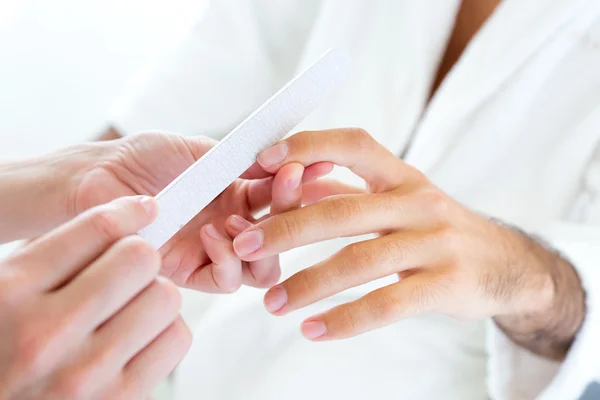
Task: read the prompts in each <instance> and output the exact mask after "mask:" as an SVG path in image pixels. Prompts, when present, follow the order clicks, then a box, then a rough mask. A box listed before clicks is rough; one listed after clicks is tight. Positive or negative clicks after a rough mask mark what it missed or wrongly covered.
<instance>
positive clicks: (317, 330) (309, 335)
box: [300, 317, 327, 342]
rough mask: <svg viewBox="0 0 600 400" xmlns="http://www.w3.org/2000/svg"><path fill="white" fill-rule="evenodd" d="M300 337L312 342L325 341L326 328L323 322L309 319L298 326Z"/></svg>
mask: <svg viewBox="0 0 600 400" xmlns="http://www.w3.org/2000/svg"><path fill="white" fill-rule="evenodd" d="M300 332H302V336H304V337H305V338H306V339H308V340H311V341H313V342H320V341H324V340H325V339H326V335H327V326H326V325H325V322H323V321H322V320H320V319H316V318H315V317H313V318H309V319H307V320H306V321H304V322H302V324H301V325H300Z"/></svg>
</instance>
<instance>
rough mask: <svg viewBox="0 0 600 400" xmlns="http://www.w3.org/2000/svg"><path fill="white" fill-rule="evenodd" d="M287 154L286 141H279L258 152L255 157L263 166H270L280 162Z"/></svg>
mask: <svg viewBox="0 0 600 400" xmlns="http://www.w3.org/2000/svg"><path fill="white" fill-rule="evenodd" d="M287 154H288V145H287V143H285V142H284V143H279V144H276V145H275V146H273V147H270V148H268V149H266V150H265V151H263V152H262V153H260V154H259V155H258V157H257V160H258V163H259V164H260V165H261V166H263V167H270V166H273V165H276V164H279V163H281V162H282V161H283V160H285V158H286V157H287Z"/></svg>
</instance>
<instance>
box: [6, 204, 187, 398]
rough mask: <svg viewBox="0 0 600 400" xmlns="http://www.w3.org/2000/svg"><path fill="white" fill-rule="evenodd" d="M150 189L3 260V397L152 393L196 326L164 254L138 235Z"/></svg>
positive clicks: (149, 210)
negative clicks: (183, 313)
mask: <svg viewBox="0 0 600 400" xmlns="http://www.w3.org/2000/svg"><path fill="white" fill-rule="evenodd" d="M155 216H156V204H155V201H154V199H153V198H151V197H144V196H138V197H128V198H122V199H119V200H115V201H113V202H111V203H109V204H106V205H102V206H99V207H96V208H93V209H90V210H87V211H85V212H83V213H82V214H81V215H79V216H77V217H76V218H75V219H73V220H71V221H69V222H68V223H66V224H64V225H62V226H60V227H58V228H57V229H55V230H53V231H51V232H50V233H48V234H46V235H44V236H42V237H40V238H38V239H36V240H35V241H33V242H32V243H29V244H27V245H26V246H24V247H23V248H21V249H19V250H18V252H16V253H15V254H13V255H12V256H11V257H10V258H8V259H6V260H3V261H1V262H0V337H1V338H2V340H1V341H0V398H2V399H61V400H63V399H83V398H85V399H111V400H112V399H133V398H136V399H137V398H145V396H147V395H148V394H149V393H150V392H151V390H152V389H153V387H154V386H155V385H156V384H157V383H158V382H159V381H161V380H162V379H164V378H165V377H166V376H167V375H168V374H169V373H170V372H171V371H172V370H173V369H174V367H175V366H176V365H177V363H178V362H179V361H180V360H181V359H182V358H183V356H184V354H185V353H186V352H187V349H188V347H189V346H190V343H191V335H190V332H189V330H188V328H187V327H186V326H185V324H184V322H183V321H182V319H181V317H180V316H179V308H180V303H181V299H180V295H179V293H178V291H177V288H176V287H175V286H174V285H173V284H171V283H170V282H168V281H166V280H157V275H158V272H159V269H160V256H159V255H158V253H157V252H156V251H154V250H153V249H152V248H150V246H149V245H148V244H147V243H146V242H145V241H143V240H142V239H141V238H139V237H137V236H132V235H133V234H135V232H136V231H137V230H139V229H140V228H142V227H144V226H146V225H147V224H149V223H150V222H151V221H152V220H153V219H154V218H155Z"/></svg>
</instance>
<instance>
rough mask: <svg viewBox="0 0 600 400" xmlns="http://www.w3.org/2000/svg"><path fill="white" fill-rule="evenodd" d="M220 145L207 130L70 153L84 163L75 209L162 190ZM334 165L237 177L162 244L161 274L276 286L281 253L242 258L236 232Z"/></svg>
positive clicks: (226, 284) (228, 284)
mask: <svg viewBox="0 0 600 400" xmlns="http://www.w3.org/2000/svg"><path fill="white" fill-rule="evenodd" d="M214 144H215V142H214V141H212V140H210V139H207V138H204V137H194V138H184V137H180V136H177V135H172V134H160V133H153V134H152V133H150V134H143V135H137V136H131V137H127V138H123V139H119V140H113V141H110V142H102V143H94V144H88V145H84V146H79V147H78V149H79V152H78V153H74V155H70V156H68V157H65V158H66V159H67V162H68V163H69V162H70V163H71V164H74V165H76V167H72V168H66V169H71V170H73V173H72V177H71V184H70V188H71V189H70V190H69V193H70V194H69V196H68V201H67V204H70V212H69V214H70V215H71V216H72V215H77V214H79V213H81V212H82V211H83V210H86V209H88V208H90V207H92V206H95V205H98V204H103V203H106V202H108V201H111V200H113V199H116V198H118V197H122V196H131V195H140V194H141V195H152V196H154V195H156V194H158V192H160V190H162V189H163V188H164V187H165V186H167V185H168V184H169V183H170V182H171V181H172V180H173V179H175V178H176V177H177V176H179V174H181V173H182V172H183V171H184V170H186V169H187V168H188V167H189V166H190V165H191V164H193V163H194V162H195V161H196V160H198V159H199V158H200V157H202V155H204V153H206V152H207V151H208V150H209V149H210V148H211V147H212V146H213V145H214ZM69 160H70V161H69ZM332 168H333V165H331V164H330V163H320V164H317V165H315V166H312V167H311V168H309V169H307V170H306V171H305V170H304V167H303V166H302V165H300V164H296V165H290V166H288V167H286V168H284V169H282V170H281V171H280V172H279V174H278V176H277V177H273V176H271V174H268V173H265V172H264V171H263V170H262V169H261V168H260V167H258V166H257V165H256V166H254V167H253V168H251V169H250V170H248V171H247V172H246V174H245V175H244V178H247V179H238V180H236V181H235V182H234V183H233V184H232V185H231V186H230V187H229V188H227V189H226V190H225V191H224V192H223V193H222V194H221V195H220V196H219V197H218V198H217V199H216V200H215V201H213V202H212V203H211V204H210V205H209V206H208V207H207V208H206V209H204V210H203V211H202V212H201V213H200V214H199V215H197V216H196V217H195V218H194V219H193V220H192V221H190V222H189V223H188V224H187V225H186V226H185V227H184V228H183V229H182V230H181V231H180V232H179V233H177V234H176V235H175V236H174V237H173V238H172V239H171V240H170V241H169V242H168V243H166V244H165V245H164V246H163V247H162V248H161V249H160V253H161V255H162V257H163V266H162V271H161V273H162V274H163V275H165V276H167V277H169V278H170V279H172V280H173V282H175V283H176V284H178V285H180V286H183V287H188V288H192V289H196V290H201V291H204V292H234V291H235V290H237V289H238V288H239V286H240V285H241V284H242V283H245V284H248V285H252V286H257V287H270V286H272V285H273V284H275V283H276V282H277V281H278V280H279V277H280V274H281V270H280V268H279V261H278V257H277V256H274V257H270V258H268V259H265V260H259V261H256V262H251V263H242V262H241V261H240V260H239V258H238V257H237V256H236V255H235V253H234V252H233V247H232V243H231V239H230V237H235V235H237V234H238V233H239V232H241V231H242V230H243V229H245V228H246V227H247V226H248V225H247V223H248V222H246V221H247V220H250V221H254V220H253V218H252V216H253V214H254V213H256V212H258V211H260V210H261V209H263V208H265V207H266V206H268V205H271V211H272V213H275V212H280V211H283V210H286V209H287V208H288V207H291V206H293V205H294V203H295V202H296V200H295V199H296V197H297V196H296V194H295V192H299V191H300V189H299V186H300V182H301V181H304V182H309V181H312V180H314V179H316V178H317V177H319V176H321V175H323V174H326V173H328V172H329V171H330V170H331V169H332ZM232 215H236V216H239V217H230V216H232ZM240 217H241V218H240Z"/></svg>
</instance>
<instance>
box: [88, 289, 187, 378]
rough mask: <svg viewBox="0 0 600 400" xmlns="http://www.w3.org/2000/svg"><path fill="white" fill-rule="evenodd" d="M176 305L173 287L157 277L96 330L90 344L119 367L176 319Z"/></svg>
mask: <svg viewBox="0 0 600 400" xmlns="http://www.w3.org/2000/svg"><path fill="white" fill-rule="evenodd" d="M180 308H181V295H180V294H179V291H178V290H177V287H176V286H175V285H174V284H173V283H171V282H169V281H167V280H165V279H157V280H155V281H154V282H153V283H152V284H150V286H148V287H147V288H146V289H145V290H144V291H143V292H141V293H140V294H139V295H138V296H136V297H135V298H134V299H133V300H132V301H131V302H130V303H128V304H127V305H126V306H125V307H124V308H123V309H122V310H121V311H120V312H119V313H118V314H116V315H115V316H114V317H112V318H111V319H110V320H108V321H107V322H106V323H105V324H104V325H102V326H101V327H100V328H98V330H96V332H95V333H94V335H93V336H92V346H93V348H94V349H97V351H99V352H101V353H103V354H104V355H105V357H106V359H107V360H110V362H111V364H112V365H113V367H114V368H116V369H120V368H123V367H124V366H125V365H126V364H127V363H128V362H129V361H130V360H131V359H132V358H133V356H134V355H136V354H137V353H139V352H140V351H141V350H142V349H143V348H145V347H146V346H147V345H148V344H149V343H150V342H152V341H153V340H154V339H155V338H156V337H158V336H159V335H160V333H161V332H163V331H164V330H165V329H166V328H167V327H168V326H169V325H171V324H172V323H173V322H174V321H175V320H176V319H177V317H178V316H179V310H180ZM107 349H108V350H107Z"/></svg>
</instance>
